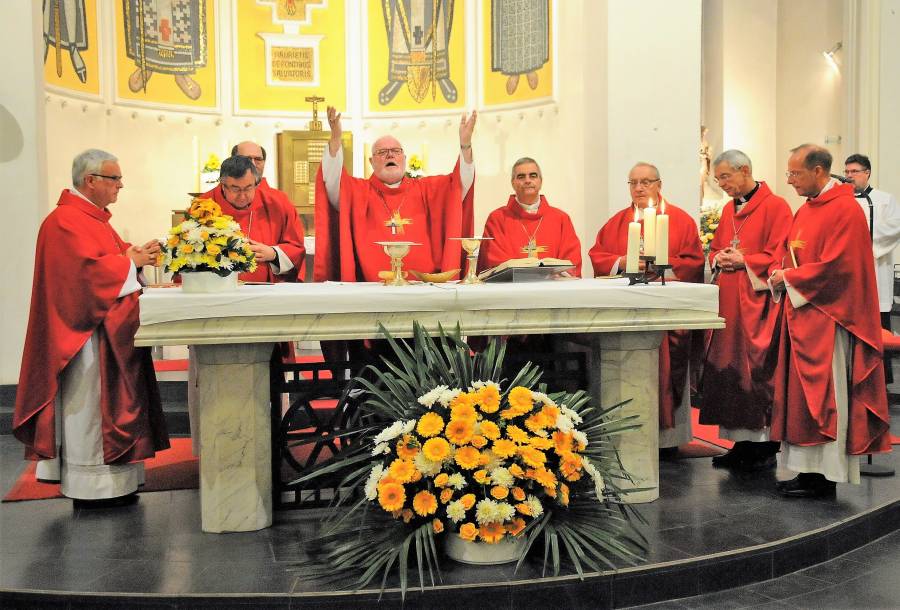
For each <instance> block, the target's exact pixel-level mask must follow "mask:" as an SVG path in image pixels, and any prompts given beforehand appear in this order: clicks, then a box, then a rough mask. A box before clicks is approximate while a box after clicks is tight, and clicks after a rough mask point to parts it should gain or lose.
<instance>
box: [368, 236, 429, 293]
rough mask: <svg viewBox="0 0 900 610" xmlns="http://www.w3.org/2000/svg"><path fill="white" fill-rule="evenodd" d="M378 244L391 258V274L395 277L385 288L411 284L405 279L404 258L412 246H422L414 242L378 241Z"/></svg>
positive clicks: (387, 282) (386, 283)
mask: <svg viewBox="0 0 900 610" xmlns="http://www.w3.org/2000/svg"><path fill="white" fill-rule="evenodd" d="M375 243H376V244H378V245H379V246H382V247H383V248H384V253H385V254H387V255H388V256H389V257H391V273H393V277H392V278H391V279H390V280H388V281H386V282H385V283H384V284H385V286H406V285H407V284H409V282H407V281H406V279H405V278H404V277H403V276H404V275H406V274H405V273H403V257H404V256H406V255H407V254H409V249H410V248H411V247H412V246H421V245H422V244H417V243H416V242H413V241H376V242H375Z"/></svg>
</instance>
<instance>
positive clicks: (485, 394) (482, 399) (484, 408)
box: [476, 385, 500, 413]
mask: <svg viewBox="0 0 900 610" xmlns="http://www.w3.org/2000/svg"><path fill="white" fill-rule="evenodd" d="M476 400H477V401H478V407H479V408H480V409H481V412H482V413H496V412H497V409H499V408H500V391H499V390H497V388H496V387H494V386H492V385H486V386H484V387H483V388H481V389H479V390H478V393H477V398H476Z"/></svg>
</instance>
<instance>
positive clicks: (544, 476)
mask: <svg viewBox="0 0 900 610" xmlns="http://www.w3.org/2000/svg"><path fill="white" fill-rule="evenodd" d="M525 476H527V477H528V478H529V479H532V480H534V481H536V482H537V484H538V485H540V486H541V487H554V486H556V475H555V474H553V473H552V472H550V471H549V470H547V469H546V468H535V469H534V470H532V469H530V468H529V469H528V470H527V471H526V472H525Z"/></svg>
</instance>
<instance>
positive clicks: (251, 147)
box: [231, 140, 303, 226]
mask: <svg viewBox="0 0 900 610" xmlns="http://www.w3.org/2000/svg"><path fill="white" fill-rule="evenodd" d="M238 155H241V156H244V157H249V158H250V160H251V161H253V165H255V166H256V170H257V172H258V173H259V176H260V177H259V184H258V185H257V188H258V189H259V190H260V191H261V192H262V193H264V194H268V195H270V196H271V197H273V198H275V199H279V200H281V201H282V202H284V203H287V204H288V205H290V206H291V207H294V204H293V203H292V202H291V198H290V197H288V195H287V193H285V192H284V191H281V190H278V189H277V188H275V187H274V186H272V185H271V184H269V181H268V180H266V176H265V172H266V149H265V148H263V147H262V146H260V145H259V144H257V143H256V142H251V141H250V140H245V141H244V142H241V143H240V144H235V145H234V146H232V147H231V156H232V157H236V156H238ZM300 224H301V226H302V224H303V223H302V221H301V223H300Z"/></svg>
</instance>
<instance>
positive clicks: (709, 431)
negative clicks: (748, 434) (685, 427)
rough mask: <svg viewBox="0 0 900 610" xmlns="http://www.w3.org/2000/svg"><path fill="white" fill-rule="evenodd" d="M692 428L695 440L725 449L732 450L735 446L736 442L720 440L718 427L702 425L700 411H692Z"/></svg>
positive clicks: (695, 409)
mask: <svg viewBox="0 0 900 610" xmlns="http://www.w3.org/2000/svg"><path fill="white" fill-rule="evenodd" d="M691 426H692V428H691V430H692V431H693V432H694V438H697V439H700V440H701V441H706V442H707V443H712V444H713V445H718V446H719V447H722V448H723V449H731V448H732V447H733V446H734V441H729V440H726V439H724V438H719V427H718V426H706V425H703V424H701V423H700V409H697V408H692V409H691ZM713 455H716V454H713Z"/></svg>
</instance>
